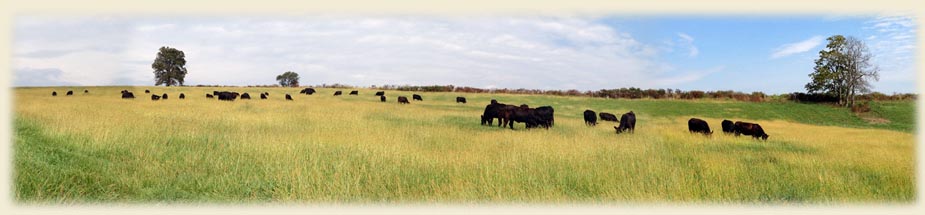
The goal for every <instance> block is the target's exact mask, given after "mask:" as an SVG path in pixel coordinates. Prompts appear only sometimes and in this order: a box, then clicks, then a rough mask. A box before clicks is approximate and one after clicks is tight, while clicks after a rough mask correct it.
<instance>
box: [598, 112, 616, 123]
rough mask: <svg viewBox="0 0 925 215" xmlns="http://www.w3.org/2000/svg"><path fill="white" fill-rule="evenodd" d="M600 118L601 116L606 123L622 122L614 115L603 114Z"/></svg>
mask: <svg viewBox="0 0 925 215" xmlns="http://www.w3.org/2000/svg"><path fill="white" fill-rule="evenodd" d="M600 116H601V120H604V121H611V122H620V121H619V120H617V115H613V114H612V113H606V112H601V113H600Z"/></svg>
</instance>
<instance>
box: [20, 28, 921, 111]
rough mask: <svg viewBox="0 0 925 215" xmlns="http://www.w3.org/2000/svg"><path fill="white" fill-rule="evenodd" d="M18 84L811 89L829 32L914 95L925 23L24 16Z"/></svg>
mask: <svg viewBox="0 0 925 215" xmlns="http://www.w3.org/2000/svg"><path fill="white" fill-rule="evenodd" d="M13 23H14V28H13V59H12V62H13V71H14V75H13V78H14V81H13V82H14V86H97V85H148V86H150V85H153V84H154V74H153V70H152V69H151V63H152V62H153V60H154V58H155V57H156V54H157V51H158V48H160V47H162V46H168V47H172V48H176V49H179V50H181V51H183V52H184V53H185V54H186V60H187V65H186V67H187V69H188V74H187V75H186V78H185V84H186V85H197V84H206V85H214V84H217V85H241V86H243V85H270V84H276V83H277V82H276V79H275V77H276V76H277V75H279V74H282V73H283V72H286V71H293V72H296V73H298V74H299V75H300V77H301V79H300V82H301V84H303V85H319V84H333V83H340V84H347V85H354V86H362V87H365V86H370V85H384V84H395V85H405V84H408V85H447V84H451V85H456V86H471V87H479V88H527V89H544V90H555V89H558V90H568V89H577V90H582V91H584V90H599V89H613V88H622V87H638V88H643V89H646V88H659V89H662V88H671V89H682V90H735V91H742V92H754V91H761V92H765V93H772V94H779V93H789V92H803V91H805V89H804V88H803V86H804V85H805V84H806V83H807V82H809V77H808V74H810V73H811V72H812V71H813V66H814V60H815V59H816V58H818V52H819V51H820V50H822V49H823V48H824V47H825V44H826V38H827V37H829V36H832V35H837V34H840V35H845V36H853V37H856V38H858V39H861V40H862V41H864V42H865V44H866V45H867V46H868V47H869V49H870V51H871V53H872V54H873V55H874V63H875V64H876V65H877V66H878V68H879V70H880V79H879V81H874V82H873V90H874V91H879V92H884V93H888V94H889V93H894V92H899V93H908V92H915V91H916V83H915V79H916V77H917V76H916V71H915V64H914V60H915V59H916V58H915V56H914V55H915V51H916V45H917V43H916V32H915V31H916V23H915V21H914V17H911V16H905V15H885V14H880V15H858V16H848V15H824V14H823V15H818V16H793V15H779V16H744V15H737V16H703V15H700V16H670V15H661V16H659V15H646V16H639V15H636V16H620V15H609V16H526V15H523V16H487V15H485V16H424V15H417V16H396V15H391V16H344V15H339V16H334V15H316V16H304V17H294V16H290V17H272V16H253V17H240V16H234V17H232V16H226V17H222V16H199V17H197V16H188V17H184V16H179V17H162V16H18V17H15V18H14V20H13Z"/></svg>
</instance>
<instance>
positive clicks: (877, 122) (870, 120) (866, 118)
mask: <svg viewBox="0 0 925 215" xmlns="http://www.w3.org/2000/svg"><path fill="white" fill-rule="evenodd" d="M860 117H861V119H864V121H867V123H870V124H874V125H881V124H888V123H890V120H888V119H884V118H880V117H874V116H860Z"/></svg>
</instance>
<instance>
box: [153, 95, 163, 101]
mask: <svg viewBox="0 0 925 215" xmlns="http://www.w3.org/2000/svg"><path fill="white" fill-rule="evenodd" d="M160 99H161V97H160V96H158V95H151V100H153V101H157V100H160Z"/></svg>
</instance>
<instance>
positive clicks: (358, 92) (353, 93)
mask: <svg viewBox="0 0 925 215" xmlns="http://www.w3.org/2000/svg"><path fill="white" fill-rule="evenodd" d="M350 95H360V91H357V90H354V91H350Z"/></svg>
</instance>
